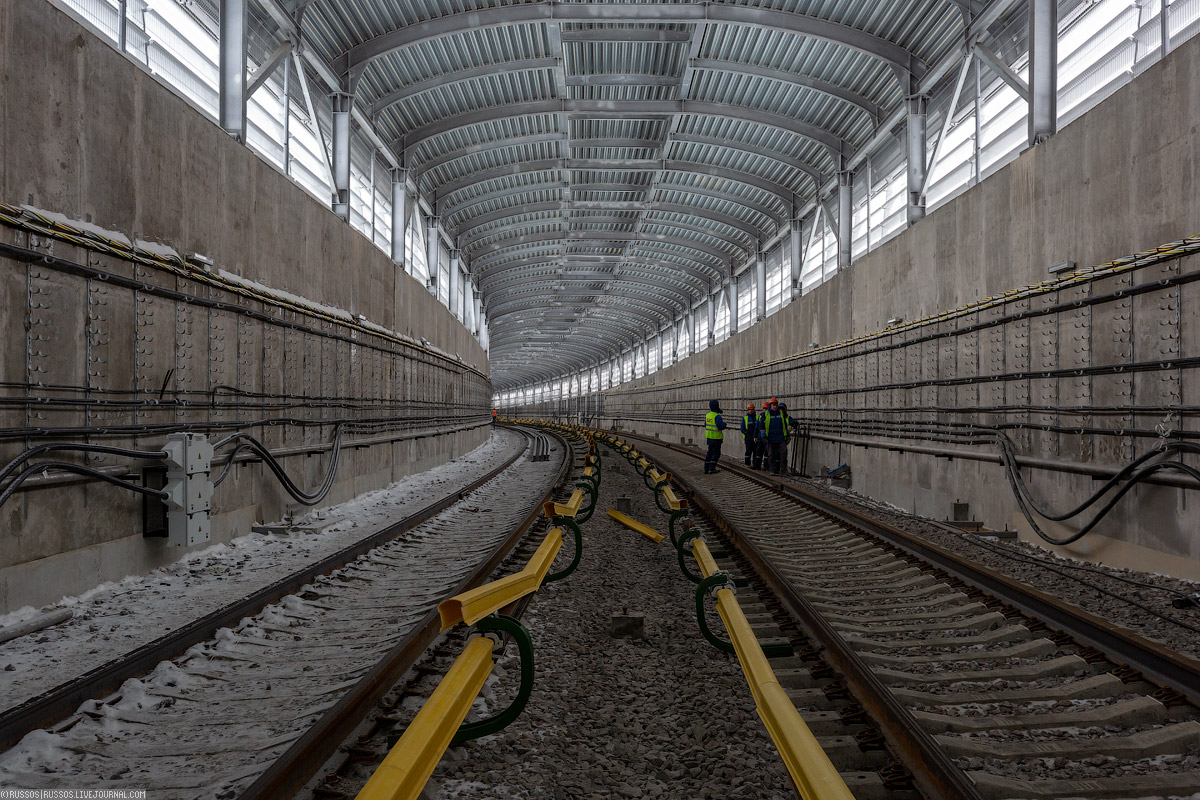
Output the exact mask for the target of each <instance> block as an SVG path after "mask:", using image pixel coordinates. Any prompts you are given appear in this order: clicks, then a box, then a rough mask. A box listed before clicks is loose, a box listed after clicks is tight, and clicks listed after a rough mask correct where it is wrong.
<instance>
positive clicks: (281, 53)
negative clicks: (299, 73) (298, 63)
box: [246, 42, 292, 99]
mask: <svg viewBox="0 0 1200 800" xmlns="http://www.w3.org/2000/svg"><path fill="white" fill-rule="evenodd" d="M291 52H292V43H291V42H284V43H283V44H281V45H279V47H276V48H275V50H274V51H273V52H272V53H271V55H270V56H268V57H267V60H266V61H264V62H263V63H262V65H261V66H260V67H259V68H258V72H255V73H254V80H253V82H251V84H250V86H249V87H248V88H247V89H246V98H247V99H249V98H251V97H253V96H254V93H255V92H257V91H258V90H259V88H260V87H261V86H262V85H263V84H264V83H266V82H267V80H268V79H269V78H270V77H271V76H272V75H274V74H275V70H276V69H278V68H279V65H280V64H286V63H287V60H288V55H289V54H290V53H291Z"/></svg>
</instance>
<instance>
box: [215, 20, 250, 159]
mask: <svg viewBox="0 0 1200 800" xmlns="http://www.w3.org/2000/svg"><path fill="white" fill-rule="evenodd" d="M218 48H219V65H218V69H219V76H218V81H219V94H220V96H219V98H218V117H219V119H220V123H221V127H222V128H223V129H224V130H225V132H226V133H228V134H229V135H230V136H232V137H233V138H235V139H237V140H238V141H239V142H242V143H243V144H245V142H246V96H247V95H246V0H221V18H220V42H219V43H218Z"/></svg>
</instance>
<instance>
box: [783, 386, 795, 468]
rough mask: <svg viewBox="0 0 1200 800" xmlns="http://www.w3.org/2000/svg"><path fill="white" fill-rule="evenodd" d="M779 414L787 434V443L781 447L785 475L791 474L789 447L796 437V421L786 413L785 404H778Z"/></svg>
mask: <svg viewBox="0 0 1200 800" xmlns="http://www.w3.org/2000/svg"><path fill="white" fill-rule="evenodd" d="M779 413H780V415H781V416H782V417H783V429H784V431H786V433H787V437H786V438H787V442H786V443H785V444H784V446H783V473H784V474H785V475H786V474H788V473H789V472H791V466H790V465H791V463H792V456H791V447H792V442H793V441H795V439H796V437H797V432H796V421H795V420H794V419H792V415H791V414H789V413H788V407H787V403H780V404H779Z"/></svg>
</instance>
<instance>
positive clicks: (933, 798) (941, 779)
mask: <svg viewBox="0 0 1200 800" xmlns="http://www.w3.org/2000/svg"><path fill="white" fill-rule="evenodd" d="M620 436H621V437H622V438H628V439H632V438H636V439H640V440H642V441H646V442H649V443H652V444H657V445H659V446H662V447H666V448H669V449H670V450H672V451H676V452H679V453H682V454H685V455H689V456H694V457H697V458H701V457H703V456H702V454H700V453H694V452H691V451H689V450H687V449H686V448H683V447H682V446H680V445H672V444H671V443H669V442H662V441H659V440H657V439H654V438H652V437H649V436H640V435H637V434H629V433H626V432H624V431H621V432H620ZM721 467H722V469H728V468H729V465H728V464H725V463H723V464H722V465H721ZM730 471H732V472H738V471H737V470H730ZM738 474H741V473H740V472H738ZM743 477H746V478H749V479H751V480H754V481H755V482H756V483H759V484H761V485H763V486H764V487H765V488H768V489H771V488H775V487H774V486H772V485H771V482H768V481H762V480H758V478H759V477H760V476H757V475H743ZM673 478H674V481H675V482H676V483H677V484H678V485H679V486H680V487H681V488H683V489H684V491H685V492H687V495H688V498H689V500H690V502H691V503H692V504H693V506H694V507H695V508H697V509H699V510H700V511H701V512H703V513H704V514H706V515H707V516H709V517H710V518H711V519H712V520H713V521H714V523H715V524H716V525H717V527H718V528H719V529H720V530H721V531H722V532H724V533H725V534H726V535H727V536H728V537H729V539H730V542H731V543H732V544H733V545H734V546H735V547H736V548H737V549H738V550H739V551H740V552H741V553H742V555H743V556H745V557H746V559H747V561H749V562H750V564H751V565H752V566H753V568H754V570H755V571H756V572H757V573H758V575H759V577H761V578H762V580H763V581H764V583H766V584H767V586H768V588H770V590H771V591H772V592H773V593H774V594H775V595H776V596H777V597H778V598H779V599H780V602H781V603H782V604H783V606H784V608H785V609H787V611H788V613H789V614H791V615H792V617H793V618H795V619H796V621H797V622H798V623H799V624H800V626H801V628H802V629H803V630H804V632H805V633H806V634H807V635H808V636H809V638H811V639H812V640H813V641H815V642H817V643H818V644H820V646H821V648H822V651H823V652H822V658H824V659H825V661H826V662H828V664H829V665H830V666H831V667H833V668H834V669H835V670H837V672H838V673H840V674H841V675H842V677H843V678H844V679H845V681H846V684H847V686H848V688H849V689H850V692H851V693H852V694H853V695H854V696H855V698H856V699H857V700H858V702H859V703H860V704H861V705H862V707H863V708H864V709H866V711H867V713H868V715H869V716H870V717H871V719H872V721H873V722H874V723H875V724H876V725H878V727H879V730H880V733H882V734H883V737H884V739H885V740H886V741H887V743H888V745H889V746H890V747H891V749H892V752H893V753H895V754H896V755H897V756H898V757H899V758H900V759H901V761H902V762H903V763H904V765H905V766H906V767H907V768H908V769H909V771H910V772H911V773H912V775H913V781H914V783H915V784H916V786H917V788H918V789H919V790H920V791H921V793H922V794H923V795H924V797H926V798H927V800H982V798H983V796H982V795H981V794H980V793H979V790H978V789H976V788H975V784H974V783H973V782H972V781H971V779H970V778H968V777H967V775H966V774H965V773H964V772H963V771H962V770H961V769H959V768H958V767H957V766H956V765H955V764H954V761H953V760H952V759H951V758H950V756H949V755H947V753H946V752H945V751H944V750H943V749H942V748H941V747H940V746H939V745H938V744H937V742H936V740H934V738H933V737H932V736H931V735H930V734H929V733H928V732H927V731H926V730H925V729H924V728H923V727H922V726H921V725H920V723H918V722H917V720H916V719H915V718H914V717H913V716H912V715H911V714H909V713H908V711H907V710H906V709H905V708H904V706H903V704H902V703H901V702H900V700H899V699H898V698H897V697H896V696H895V695H894V694H892V692H891V691H890V690H889V689H888V688H887V686H885V685H884V684H883V682H882V681H880V680H879V678H878V677H876V675H875V673H874V672H873V671H872V670H871V668H870V667H869V666H867V664H866V663H865V662H864V661H863V660H862V659H861V658H860V657H859V656H858V653H857V652H855V650H854V649H853V648H852V647H851V646H850V644H849V643H848V642H846V640H845V639H843V638H842V637H841V635H840V634H838V632H837V631H836V630H835V629H834V628H833V627H832V626H831V625H830V624H829V623H828V622H827V621H826V620H825V618H824V617H823V616H822V614H821V612H820V611H818V610H817V609H816V607H815V606H813V604H812V603H811V602H810V601H809V600H808V599H807V598H806V597H804V595H803V594H801V593H800V592H799V591H798V590H797V589H796V587H795V585H793V583H792V581H791V580H790V579H789V578H788V577H787V576H786V575H784V574H783V573H782V572H781V571H780V570H779V568H778V567H777V566H776V565H775V564H774V563H772V561H771V559H769V558H768V557H766V556H764V555H763V554H762V552H761V551H760V550H759V549H758V547H757V546H756V545H755V544H754V543H753V542H752V541H751V540H750V539H748V538H747V537H746V536H745V535H744V534H743V533H742V531H741V530H739V529H738V527H737V526H736V525H734V524H732V523H731V522H730V521H729V520H728V519H726V518H725V516H724V515H723V514H722V513H721V511H720V509H718V508H717V507H716V506H714V505H712V504H711V503H709V502H708V501H707V500H706V499H705V498H704V497H703V496H701V495H699V494H697V493H696V491H695V488H694V487H693V486H691V485H690V484H689V483H688V482H687V481H686V480H684V479H682V478H680V477H679V475H678V474H674V475H673ZM791 499H795V498H791Z"/></svg>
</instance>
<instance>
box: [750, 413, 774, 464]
mask: <svg viewBox="0 0 1200 800" xmlns="http://www.w3.org/2000/svg"><path fill="white" fill-rule="evenodd" d="M770 410H771V404H770V402H765V403H763V404H762V413H760V414H759V415H758V425H757V427H756V428H755V430H754V463H753V464H752V465H751V467H750V468H751V469H766V466H767V440H766V439H764V438H763V427H762V424H763V420H764V419H766V417H767V412H768V411H770Z"/></svg>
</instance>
